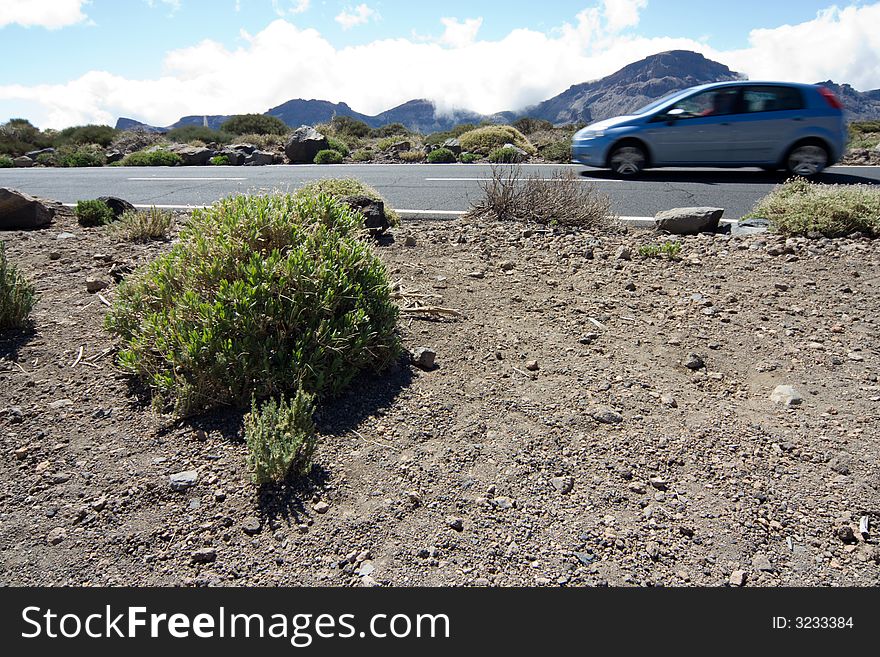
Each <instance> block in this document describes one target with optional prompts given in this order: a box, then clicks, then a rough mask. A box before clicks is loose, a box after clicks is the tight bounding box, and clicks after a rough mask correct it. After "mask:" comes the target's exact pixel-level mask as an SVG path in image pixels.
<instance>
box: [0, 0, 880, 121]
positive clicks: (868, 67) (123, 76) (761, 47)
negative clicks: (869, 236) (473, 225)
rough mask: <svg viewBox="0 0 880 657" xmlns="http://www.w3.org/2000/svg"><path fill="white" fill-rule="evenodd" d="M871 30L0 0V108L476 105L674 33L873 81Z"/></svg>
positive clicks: (755, 18)
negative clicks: (306, 101)
mask: <svg viewBox="0 0 880 657" xmlns="http://www.w3.org/2000/svg"><path fill="white" fill-rule="evenodd" d="M872 26H873V29H872ZM878 26H880V2H869V1H856V2H849V1H844V2H838V3H837V4H836V5H835V4H834V3H832V2H828V1H827V0H798V1H788V0H785V1H780V0H772V1H768V0H737V1H735V2H732V1H728V2H709V1H708V0H552V1H550V2H535V1H534V0H533V1H531V2H526V1H522V0H509V1H508V2H479V1H471V2H467V1H463V0H450V1H444V2H442V3H414V2H399V1H396V0H364V1H363V2H360V1H359V0H355V1H354V2H345V1H342V2H340V1H336V0H210V1H209V0H91V1H90V2H89V1H87V0H0V42H2V43H3V46H4V49H5V50H6V51H7V52H12V53H28V55H27V56H26V57H17V58H16V61H15V64H14V65H11V66H4V67H3V68H2V69H0V121H2V120H6V119H7V118H9V117H10V116H18V115H24V116H28V117H33V120H34V121H35V122H36V123H38V125H39V124H42V125H44V126H51V127H63V126H64V125H70V124H73V123H79V122H85V121H99V122H109V123H112V122H114V121H115V118H116V117H117V116H119V115H126V116H133V118H138V119H142V120H146V121H149V122H153V123H159V124H167V123H171V122H173V121H175V120H176V119H177V118H179V116H181V115H183V114H193V113H204V112H213V113H232V112H237V111H265V110H266V109H268V108H269V107H271V106H273V105H277V104H279V103H281V102H284V101H285V100H288V99H290V98H295V97H320V98H326V99H327V100H332V101H340V100H345V101H346V102H348V103H349V104H350V105H351V106H352V107H353V108H355V109H357V110H359V111H364V112H367V113H376V112H379V111H382V110H384V109H387V108H389V107H391V106H393V105H395V104H398V103H400V102H404V101H405V100H408V99H410V98H415V97H431V98H432V100H435V101H436V102H438V104H439V105H442V106H449V107H452V106H456V107H468V108H470V109H475V110H477V111H484V112H493V111H499V110H502V109H517V108H518V106H523V105H526V104H529V103H532V102H538V101H540V100H543V99H545V98H547V97H549V96H552V95H554V94H555V93H559V92H560V91H562V90H564V89H565V88H567V87H568V86H570V85H572V84H576V83H579V82H584V81H586V80H590V79H594V78H596V77H601V76H602V75H607V74H609V73H612V72H613V71H614V70H616V69H617V68H620V67H621V66H624V65H626V64H628V63H630V62H632V61H635V60H637V59H640V58H642V57H644V56H646V55H648V54H652V53H653V52H659V51H662V50H666V49H671V48H675V47H682V48H689V49H693V50H699V51H700V52H703V53H704V54H705V55H706V56H707V57H710V58H712V59H716V60H717V61H721V62H722V63H725V64H727V65H729V66H730V67H731V68H733V69H734V70H738V71H742V72H744V73H746V74H748V75H749V77H752V78H777V79H791V80H800V81H805V82H815V81H818V80H820V79H828V78H831V79H834V80H835V81H839V82H850V83H852V84H854V86H856V87H857V88H861V89H866V88H877V87H880V38H878V37H877V36H875V35H874V34H873V32H880V27H878ZM7 61H8V60H7Z"/></svg>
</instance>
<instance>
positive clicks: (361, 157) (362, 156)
mask: <svg viewBox="0 0 880 657" xmlns="http://www.w3.org/2000/svg"><path fill="white" fill-rule="evenodd" d="M351 159H352V160H354V161H355V162H369V161H370V160H372V159H373V152H372V151H370V150H367V149H366V148H359V149H358V150H356V151H355V152H354V153H352V154H351Z"/></svg>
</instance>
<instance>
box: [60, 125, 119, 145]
mask: <svg viewBox="0 0 880 657" xmlns="http://www.w3.org/2000/svg"><path fill="white" fill-rule="evenodd" d="M117 133H118V131H117V130H116V129H115V128H111V127H110V126H109V125H79V126H73V127H70V128H64V130H60V131H59V132H57V133H55V135H54V136H53V137H52V145H53V146H55V147H56V148H58V147H60V146H64V145H65V144H74V145H83V144H98V145H99V146H101V147H103V148H107V147H108V146H109V145H110V144H112V143H113V140H114V139H116V135H117Z"/></svg>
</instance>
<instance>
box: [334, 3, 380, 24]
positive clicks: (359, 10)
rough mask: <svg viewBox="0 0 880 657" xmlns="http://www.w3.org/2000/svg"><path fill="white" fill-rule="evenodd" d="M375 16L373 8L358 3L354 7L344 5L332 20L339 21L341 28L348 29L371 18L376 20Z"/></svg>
mask: <svg viewBox="0 0 880 657" xmlns="http://www.w3.org/2000/svg"><path fill="white" fill-rule="evenodd" d="M377 16H378V14H377V13H376V11H375V10H374V9H370V8H369V7H368V6H367V5H365V4H359V5H358V6H357V7H355V8H354V9H352V8H351V7H346V8H345V9H343V10H342V11H341V12H340V13H339V15H338V16H336V18H334V19H333V20H335V21H336V22H337V23H339V24H340V25H341V26H342V29H343V30H350V29H351V28H353V27H355V26H356V25H363V24H364V23H366V22H368V21H369V20H370V19H371V18H372V19H373V20H376V17H377Z"/></svg>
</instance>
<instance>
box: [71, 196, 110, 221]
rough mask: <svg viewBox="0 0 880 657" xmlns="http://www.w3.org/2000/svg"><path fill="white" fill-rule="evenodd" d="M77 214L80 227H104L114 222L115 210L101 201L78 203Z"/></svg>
mask: <svg viewBox="0 0 880 657" xmlns="http://www.w3.org/2000/svg"><path fill="white" fill-rule="evenodd" d="M75 212H76V220H77V221H78V222H79V225H80V226H103V225H104V224H109V223H110V222H111V221H113V210H111V209H110V206H109V205H107V204H106V203H104V201H101V200H99V199H94V200H92V201H77V202H76V210H75Z"/></svg>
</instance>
